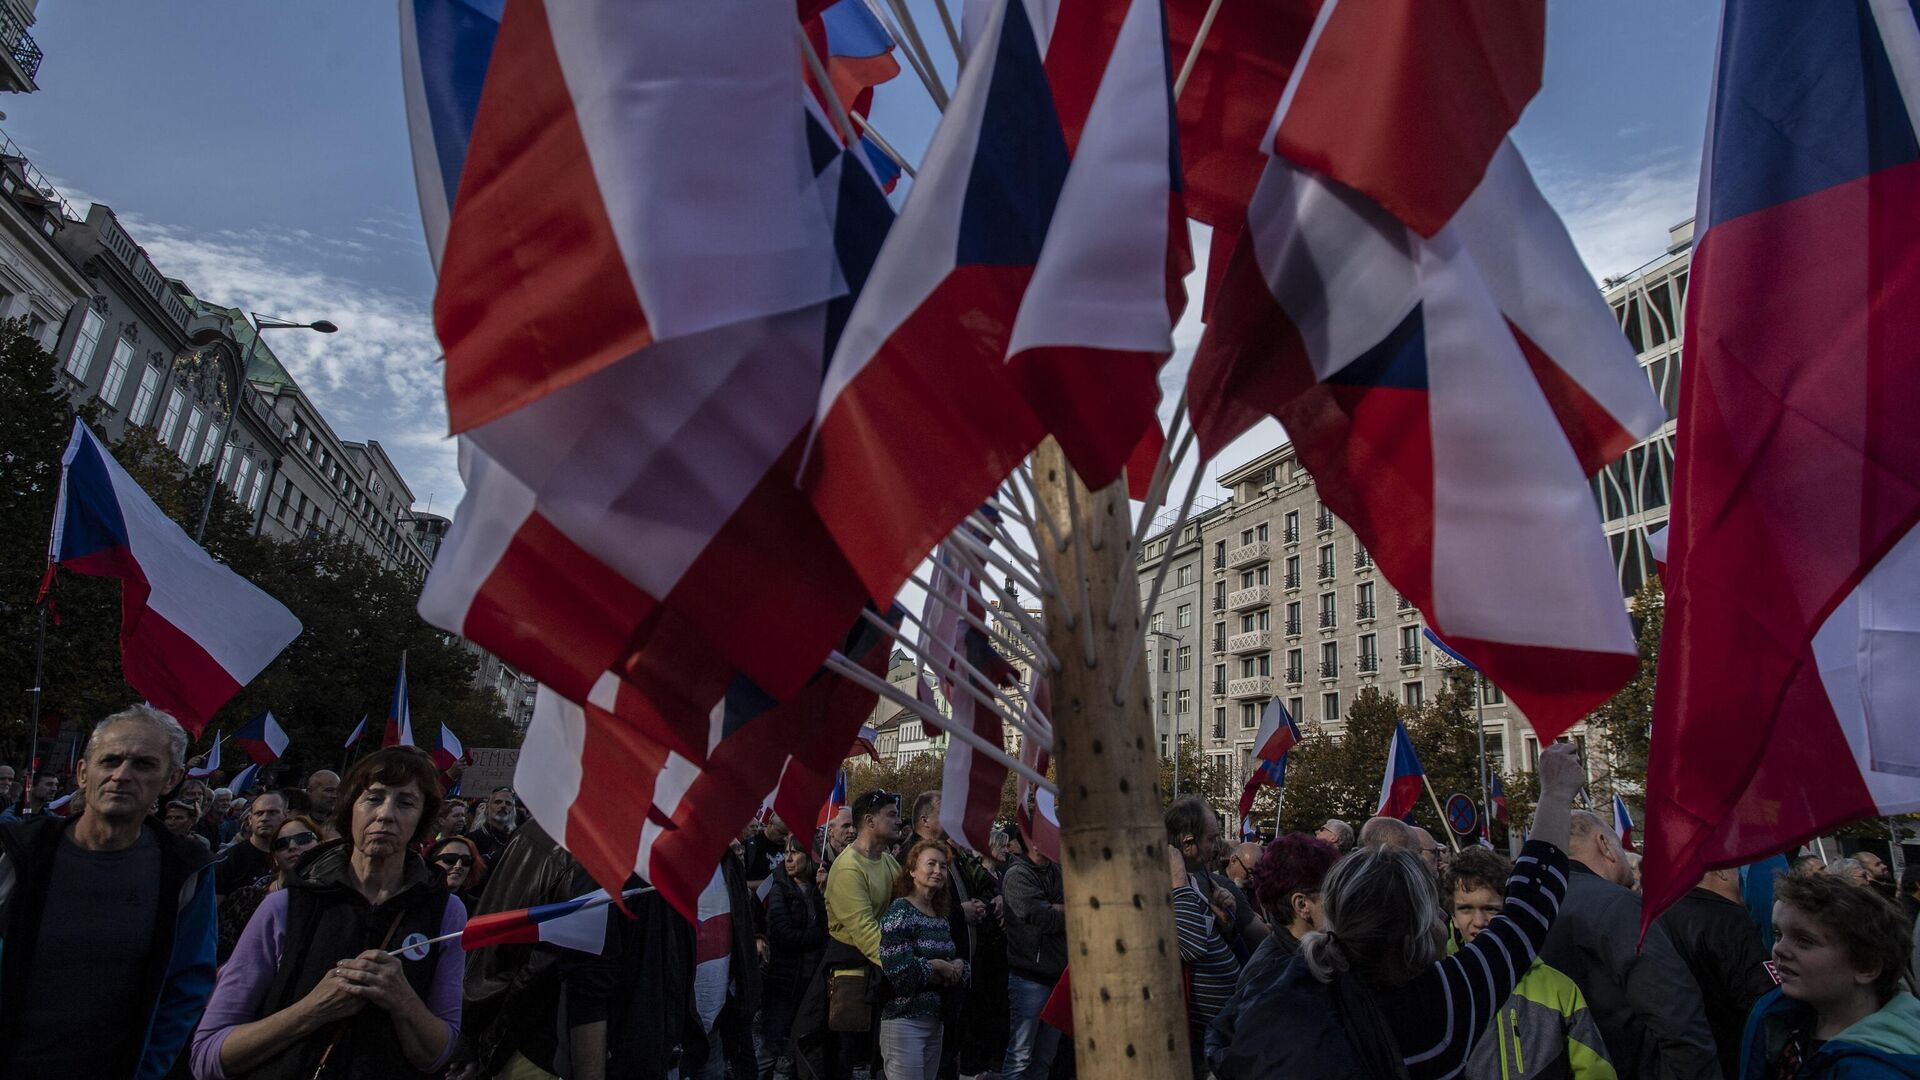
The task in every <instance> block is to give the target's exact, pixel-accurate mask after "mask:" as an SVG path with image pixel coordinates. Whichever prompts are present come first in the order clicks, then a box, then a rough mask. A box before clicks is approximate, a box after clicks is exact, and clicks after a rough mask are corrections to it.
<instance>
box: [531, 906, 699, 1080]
mask: <svg viewBox="0 0 1920 1080" xmlns="http://www.w3.org/2000/svg"><path fill="white" fill-rule="evenodd" d="M642 884H644V882H642V881H641V880H640V879H639V878H637V877H633V878H628V879H627V888H629V889H634V888H638V887H640V886H641V885H642ZM627 910H628V911H630V912H632V913H633V917H632V918H626V917H623V916H622V915H621V914H620V912H619V909H617V908H615V909H613V910H611V911H609V912H608V913H607V940H606V947H605V948H604V949H603V950H602V951H601V953H600V955H598V956H595V955H593V954H592V953H584V952H575V951H573V950H571V949H568V950H562V952H561V959H560V981H561V982H562V983H563V984H564V985H565V986H566V990H567V994H566V1009H567V1012H566V1022H567V1023H569V1024H571V1025H573V1026H576V1027H577V1026H580V1025H583V1024H591V1023H596V1022H598V1021H603V1020H604V1021H605V1022H606V1024H607V1075H608V1076H618V1077H631V1078H633V1080H664V1078H665V1077H666V1076H667V1075H668V1074H669V1073H671V1072H672V1071H673V1070H674V1069H675V1068H677V1067H678V1065H679V1063H680V1058H681V1055H682V1053H683V1051H684V1039H685V1035H686V1030H687V1018H688V1017H689V1016H691V1015H692V1014H693V965H694V932H693V924H692V923H689V922H688V921H687V920H686V919H684V918H681V916H680V913H679V912H677V911H675V910H673V907H672V906H671V905H669V904H668V903H667V902H666V901H665V900H663V899H661V898H660V894H659V893H657V892H646V893H641V894H640V895H638V896H635V897H631V898H629V899H628V900H627ZM566 1050H567V1048H565V1047H562V1048H560V1050H559V1051H558V1052H557V1053H556V1061H555V1065H556V1066H560V1065H561V1062H562V1061H564V1060H565V1057H566ZM555 1072H556V1073H558V1074H559V1075H562V1076H566V1075H571V1073H572V1069H571V1068H570V1067H559V1068H556V1069H555Z"/></svg>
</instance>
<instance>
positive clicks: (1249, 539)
mask: <svg viewBox="0 0 1920 1080" xmlns="http://www.w3.org/2000/svg"><path fill="white" fill-rule="evenodd" d="M1251 543H1253V530H1252V529H1241V530H1240V544H1241V546H1243V547H1244V546H1246V545H1247V544H1251Z"/></svg>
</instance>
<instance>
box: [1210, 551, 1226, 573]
mask: <svg viewBox="0 0 1920 1080" xmlns="http://www.w3.org/2000/svg"><path fill="white" fill-rule="evenodd" d="M1226 565H1227V557H1226V556H1225V555H1215V556H1214V557H1213V568H1214V569H1215V570H1223V569H1225V568H1226Z"/></svg>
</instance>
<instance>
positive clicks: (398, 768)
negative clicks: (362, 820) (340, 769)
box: [333, 746, 441, 847]
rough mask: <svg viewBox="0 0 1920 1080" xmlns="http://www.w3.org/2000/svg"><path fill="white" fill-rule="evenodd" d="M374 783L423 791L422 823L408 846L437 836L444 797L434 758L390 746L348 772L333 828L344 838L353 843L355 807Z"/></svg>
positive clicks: (419, 752)
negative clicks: (415, 788) (413, 787)
mask: <svg viewBox="0 0 1920 1080" xmlns="http://www.w3.org/2000/svg"><path fill="white" fill-rule="evenodd" d="M375 784H385V785H387V786H388V787H405V786H407V785H408V784H412V785H414V786H415V787H417V788H419V789H420V824H419V825H418V826H416V827H415V828H414V830H413V839H412V840H410V841H408V846H410V847H418V846H419V845H420V843H421V842H422V841H424V840H425V839H426V838H427V837H429V836H432V835H433V834H434V831H435V830H436V829H437V828H438V827H439V824H440V801H441V796H440V775H439V773H437V772H435V771H434V768H433V759H431V758H429V757H427V755H426V754H425V753H422V752H421V751H419V750H415V749H414V748H413V747H411V746H389V747H386V748H385V749H382V750H375V751H374V752H373V753H371V754H368V755H367V756H366V757H363V758H361V759H360V761H359V763H358V764H356V765H354V767H353V768H352V769H350V770H348V772H347V778H346V779H345V780H342V781H340V801H339V802H338V803H336V804H335V806H334V809H333V827H334V829H335V830H337V831H338V832H339V833H340V835H341V836H344V837H347V838H348V840H349V842H351V840H352V838H353V804H355V803H357V802H359V801H360V796H362V795H364V794H366V791H367V789H368V788H370V787H372V786H373V785H375Z"/></svg>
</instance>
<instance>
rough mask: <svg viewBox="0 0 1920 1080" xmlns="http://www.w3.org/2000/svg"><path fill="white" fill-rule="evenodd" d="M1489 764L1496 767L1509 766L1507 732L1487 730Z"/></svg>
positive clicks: (1503, 767)
mask: <svg viewBox="0 0 1920 1080" xmlns="http://www.w3.org/2000/svg"><path fill="white" fill-rule="evenodd" d="M1487 765H1488V766H1489V767H1491V768H1495V769H1505V768H1506V767H1507V733H1506V732H1504V731H1489V732H1487Z"/></svg>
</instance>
